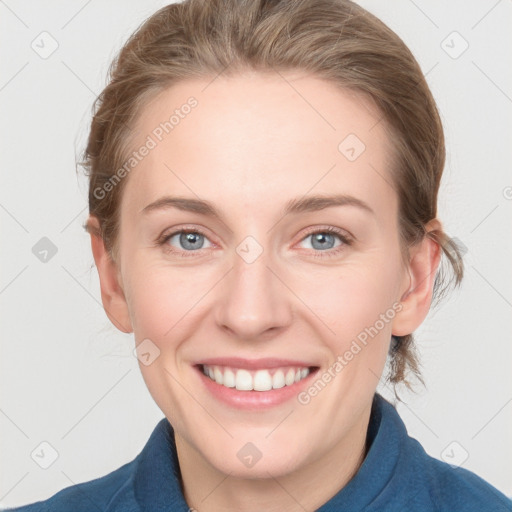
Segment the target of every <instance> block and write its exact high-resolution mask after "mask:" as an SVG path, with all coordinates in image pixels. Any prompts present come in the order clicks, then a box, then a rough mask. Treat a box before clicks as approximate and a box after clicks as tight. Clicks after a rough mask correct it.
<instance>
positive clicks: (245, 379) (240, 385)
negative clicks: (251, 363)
mask: <svg viewBox="0 0 512 512" xmlns="http://www.w3.org/2000/svg"><path fill="white" fill-rule="evenodd" d="M235 383H236V385H235V387H236V389H239V390H240V391H251V390H252V389H253V387H252V376H251V374H250V373H249V372H248V371H247V370H238V371H237V372H236V380H235Z"/></svg>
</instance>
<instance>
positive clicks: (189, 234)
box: [163, 230, 211, 251]
mask: <svg viewBox="0 0 512 512" xmlns="http://www.w3.org/2000/svg"><path fill="white" fill-rule="evenodd" d="M174 238H176V241H177V242H178V243H179V245H180V246H179V247H178V249H183V250H185V251H194V250H197V249H204V248H205V247H204V243H205V241H206V242H207V243H210V242H209V241H208V239H207V238H206V235H204V234H203V233H201V232H199V231H185V230H181V231H176V232H174V233H171V234H170V235H168V236H166V237H165V239H164V240H163V243H168V244H169V245H171V246H173V247H175V246H174V245H173V244H172V243H171V242H172V240H173V239H174ZM210 246H211V244H210ZM210 246H206V247H210Z"/></svg>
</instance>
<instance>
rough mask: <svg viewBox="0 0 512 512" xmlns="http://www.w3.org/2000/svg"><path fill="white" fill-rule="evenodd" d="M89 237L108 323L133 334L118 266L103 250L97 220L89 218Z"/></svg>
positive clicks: (104, 249)
mask: <svg viewBox="0 0 512 512" xmlns="http://www.w3.org/2000/svg"><path fill="white" fill-rule="evenodd" d="M88 225H89V227H90V228H92V229H90V230H89V232H90V236H91V249H92V253H93V256H94V261H95V263H96V268H97V269H98V275H99V278H100V288H101V301H102V303H103V308H104V309H105V313H106V314H107V316H108V318H109V319H110V321H111V322H112V323H113V324H114V325H115V326H116V327H117V328H118V329H119V330H120V331H122V332H125V333H130V332H133V329H132V325H131V319H130V315H129V310H128V304H127V302H126V298H125V295H124V292H123V288H122V283H121V282H120V279H119V272H118V266H117V265H116V263H115V262H114V261H113V260H112V258H111V256H110V254H109V252H108V251H107V250H106V248H105V243H104V241H103V238H102V237H101V236H100V235H99V234H98V233H99V232H100V231H99V223H98V219H97V218H96V217H94V216H92V215H91V216H90V217H89V220H88Z"/></svg>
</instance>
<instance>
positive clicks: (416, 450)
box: [375, 397, 512, 512]
mask: <svg viewBox="0 0 512 512" xmlns="http://www.w3.org/2000/svg"><path fill="white" fill-rule="evenodd" d="M378 401H379V405H380V409H379V410H380V412H381V414H382V422H381V425H380V428H379V434H382V435H381V436H379V437H380V441H379V442H380V445H384V448H383V449H382V450H381V455H382V454H385V453H388V455H390V457H391V452H394V453H395V454H396V457H397V458H396V460H395V461H394V462H393V470H392V473H393V475H392V476H391V477H390V479H389V481H388V483H387V485H386V486H385V489H384V490H383V492H382V494H381V496H379V499H377V500H376V502H375V505H378V504H379V505H382V504H383V503H386V504H391V503H392V504H393V506H394V507H395V508H394V509H393V510H415V511H423V510H425V511H427V510H428V511H438V512H440V511H443V512H444V511H447V512H448V511H450V512H451V511H461V512H477V511H478V512H482V511H495V512H501V511H503V512H505V511H506V512H511V511H512V500H510V499H509V498H507V496H505V495H504V494H503V493H501V492H500V491H499V490H498V489H496V488H495V487H493V486H492V485H491V484H489V483H488V482H486V481H485V480H484V479H483V478H481V477H479V476H478V475H476V474H475V473H473V472H471V471H469V470H467V469H464V468H461V467H457V466H452V465H450V464H448V463H446V462H443V461H441V460H438V459H436V458H434V457H432V456H430V455H429V454H427V452H426V451H425V450H424V448H423V446H422V445H421V444H420V443H419V442H418V441H417V440H416V439H414V438H413V437H410V436H409V435H408V433H407V429H406V427H405V425H404V423H403V421H402V419H401V418H400V416H399V415H398V412H397V411H396V409H395V407H394V406H393V405H391V404H390V403H389V402H387V401H385V400H383V399H382V398H381V397H379V399H378ZM390 444H392V445H395V447H394V448H388V446H389V445H390ZM381 509H386V508H385V507H383V508H381ZM386 510H387V509H386Z"/></svg>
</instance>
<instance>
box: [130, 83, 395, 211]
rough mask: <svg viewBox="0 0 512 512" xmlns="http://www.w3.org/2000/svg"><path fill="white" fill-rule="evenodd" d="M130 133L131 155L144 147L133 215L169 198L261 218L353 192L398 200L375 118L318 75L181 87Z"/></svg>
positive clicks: (380, 201) (357, 99)
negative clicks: (296, 201)
mask: <svg viewBox="0 0 512 512" xmlns="http://www.w3.org/2000/svg"><path fill="white" fill-rule="evenodd" d="M135 134H136V135H135V137H134V139H133V141H132V144H131V147H130V150H131V151H136V152H139V153H141V151H139V150H140V149H141V148H142V147H143V146H146V147H148V148H149V149H148V150H147V151H143V152H144V153H145V156H144V157H142V158H140V156H139V159H138V160H137V164H136V166H134V167H133V170H131V171H130V175H129V180H128V183H127V186H126V188H125V191H124V196H125V197H124V198H123V204H129V205H131V206H134V207H135V208H137V209H138V210H140V209H142V208H143V207H144V206H145V205H147V204H148V203H150V202H152V201H154V200H156V199H158V198H159V197H160V196H162V195H164V194H167V193H168V194H170V193H172V194H173V195H180V196H186V197H201V198H205V199H206V198H207V199H209V200H211V201H213V202H215V203H217V204H218V205H219V206H220V208H222V205H223V204H224V205H226V206H227V205H229V204H230V205H233V204H234V203H235V202H238V205H239V206H242V205H244V206H245V207H246V208H250V207H254V208H259V209H260V211H261V210H262V209H263V207H264V206H265V208H266V209H268V208H269V207H270V205H275V207H276V208H278V207H279V206H280V205H281V204H282V203H284V202H286V201H287V200H288V199H289V198H291V197H297V196H301V195H304V194H307V193H308V192H312V193H316V194H322V193H329V194H330V193H333V192H339V193H347V194H352V195H357V196H359V197H360V198H361V199H363V200H365V201H367V202H368V201H369V202H372V203H373V204H374V206H375V207H376V208H377V209H378V208H379V206H380V207H386V205H387V207H388V208H389V207H390V206H392V203H393V202H394V201H395V198H394V195H395V194H394V191H393V189H392V187H391V182H392V180H391V177H390V175H389V167H390V165H389V161H390V155H391V147H390V141H389V137H388V135H387V133H386V131H385V124H384V123H383V122H381V116H380V114H379V112H378V111H377V109H376V108H375V107H374V106H373V105H372V104H371V103H370V102H369V101H368V100H367V99H366V98H364V97H363V96H362V95H360V94H356V93H354V92H351V91H346V90H343V89H340V88H338V87H336V86H335V85H333V84H331V83H329V82H326V81H324V80H322V79H319V78H316V77H311V76H299V75H296V74H295V75H293V74H284V73H265V74H261V73H247V74H243V75H237V76H233V77H217V78H214V77H213V78H209V79H204V80H187V81H183V82H179V83H177V84H176V85H174V86H172V87H170V88H168V89H166V90H165V91H163V92H162V93H160V94H159V95H158V96H156V97H155V98H154V99H153V100H152V101H151V102H149V103H148V104H147V105H146V106H145V107H144V108H143V109H142V112H141V113H140V115H139V118H138V121H137V123H136V126H135ZM248 211H249V210H248ZM262 213H263V212H262Z"/></svg>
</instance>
